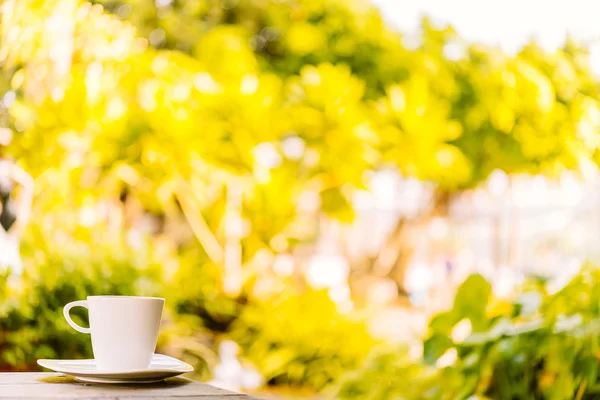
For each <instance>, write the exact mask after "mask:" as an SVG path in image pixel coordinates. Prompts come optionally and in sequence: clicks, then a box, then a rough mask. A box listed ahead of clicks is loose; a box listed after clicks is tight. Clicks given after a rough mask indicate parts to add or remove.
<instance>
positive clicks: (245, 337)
mask: <svg viewBox="0 0 600 400" xmlns="http://www.w3.org/2000/svg"><path fill="white" fill-rule="evenodd" d="M230 336H231V337H232V338H233V339H234V340H235V341H236V342H237V343H239V344H240V345H241V346H242V353H243V356H245V357H246V358H247V359H248V360H250V361H251V362H252V363H254V364H255V365H256V366H257V367H258V369H259V371H260V372H261V373H262V374H263V376H264V377H265V379H266V381H267V382H268V383H269V384H271V385H281V384H283V385H292V386H294V385H296V386H303V387H306V388H312V389H321V388H323V387H324V386H326V385H327V384H330V383H331V382H333V381H335V380H336V379H337V378H338V377H339V376H340V375H342V374H343V373H344V372H346V371H349V370H351V369H353V368H356V367H357V366H358V365H359V363H360V362H361V361H362V360H363V359H364V358H365V357H366V356H367V354H368V353H369V351H370V349H371V348H372V347H373V345H374V344H375V341H374V340H373V338H372V337H371V336H370V335H369V334H368V332H367V330H366V327H365V325H364V324H363V323H362V322H360V321H357V320H355V319H353V318H352V317H350V316H348V315H344V314H341V313H340V312H339V311H338V310H337V307H336V305H335V303H334V302H333V301H331V299H329V297H328V295H327V291H311V290H308V291H304V292H300V293H293V294H289V293H284V294H281V295H279V296H276V297H275V298H268V299H263V300H261V301H260V302H256V303H250V304H248V305H247V306H246V307H245V308H244V309H243V311H242V314H241V315H240V317H239V319H238V320H237V321H236V322H235V323H234V324H233V326H232V329H231V332H230Z"/></svg>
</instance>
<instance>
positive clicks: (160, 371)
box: [37, 353, 194, 379]
mask: <svg viewBox="0 0 600 400" xmlns="http://www.w3.org/2000/svg"><path fill="white" fill-rule="evenodd" d="M155 358H161V359H165V358H166V359H170V360H174V361H176V362H177V363H178V364H179V365H177V366H173V367H160V368H147V369H135V370H125V371H110V370H109V371H99V370H96V371H94V370H86V371H81V370H77V369H76V368H77V364H78V363H87V364H88V365H89V364H90V363H92V364H95V360H94V359H93V358H92V359H90V358H87V359H60V358H55V359H47V358H42V359H39V360H37V364H38V365H39V366H41V367H44V368H47V369H50V370H52V371H56V372H60V373H63V374H69V375H73V376H75V377H77V376H83V377H86V376H87V377H107V378H108V379H111V378H110V377H114V378H117V379H118V378H120V377H122V378H127V377H133V376H140V375H145V376H148V375H150V376H152V377H155V376H158V375H160V376H163V375H164V377H165V378H167V377H170V376H177V375H181V374H185V373H188V372H192V371H193V370H194V367H192V366H191V365H190V364H188V363H186V362H185V361H181V360H179V359H177V358H175V357H171V356H167V355H164V354H158V353H155V354H154V355H153V356H152V359H153V360H154V359H155ZM58 361H63V362H64V361H67V362H72V363H73V364H75V369H73V368H71V367H69V366H61V365H58V364H57V362H58ZM114 378H113V379H114Z"/></svg>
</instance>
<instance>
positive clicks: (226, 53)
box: [0, 0, 600, 399]
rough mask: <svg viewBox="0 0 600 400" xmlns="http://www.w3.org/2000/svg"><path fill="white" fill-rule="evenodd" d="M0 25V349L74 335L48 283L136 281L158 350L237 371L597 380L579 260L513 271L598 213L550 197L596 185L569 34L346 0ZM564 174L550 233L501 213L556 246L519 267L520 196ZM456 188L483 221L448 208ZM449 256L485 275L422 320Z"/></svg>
mask: <svg viewBox="0 0 600 400" xmlns="http://www.w3.org/2000/svg"><path fill="white" fill-rule="evenodd" d="M0 41H1V43H0V62H1V65H2V75H1V76H0V90H2V100H1V101H0V123H1V124H2V127H1V129H2V133H3V134H5V136H7V137H10V138H11V140H10V144H8V145H4V146H2V147H0V155H1V157H2V159H4V160H10V161H11V162H12V163H14V164H15V165H18V166H19V167H20V168H22V169H23V170H25V171H27V172H28V173H29V174H31V176H32V178H33V180H34V182H35V193H34V200H33V208H32V210H31V216H32V218H31V220H32V222H31V223H29V224H28V226H27V229H26V230H25V232H24V233H23V236H22V239H21V238H19V239H21V240H22V242H21V244H20V254H21V258H22V264H23V273H22V275H20V274H18V273H17V272H18V271H17V270H16V267H15V266H14V265H13V266H11V265H1V266H2V267H3V269H6V272H3V278H2V279H3V285H2V287H1V288H0V298H1V300H2V301H1V302H0V304H1V305H0V312H1V316H2V317H1V318H0V338H1V340H0V368H1V369H6V370H28V369H31V368H35V359H36V358H41V357H64V358H77V357H90V356H91V351H90V350H91V349H90V346H89V343H87V340H86V338H85V337H82V336H80V335H76V333H74V332H71V331H69V330H68V329H66V326H65V324H64V321H63V320H62V317H61V306H62V305H63V304H65V303H67V302H69V301H72V300H76V299H80V298H83V297H85V296H86V295H91V294H98V293H104V294H140V295H142V294H154V295H161V296H164V297H166V298H167V304H168V309H167V310H166V315H165V319H164V324H163V334H162V336H161V338H160V341H159V350H160V351H163V352H166V353H168V354H172V355H174V356H177V357H180V358H182V359H184V360H186V361H188V362H190V363H192V364H193V365H194V366H195V367H196V377H198V378H201V379H205V380H209V379H212V380H213V382H214V383H217V384H220V385H223V386H229V387H231V388H234V389H236V390H257V389H258V388H259V387H261V386H267V387H271V388H272V387H283V386H285V387H292V388H293V389H294V390H297V393H303V394H304V393H306V392H307V391H308V393H311V394H312V393H314V392H318V391H324V392H323V393H325V394H333V395H335V396H338V397H340V398H372V399H385V398H415V399H416V398H419V399H422V398H440V399H441V398H448V399H456V398H468V397H469V396H488V397H490V398H500V399H529V398H531V399H538V398H544V399H546V398H547V399H567V398H579V399H582V398H592V397H589V396H592V395H593V393H595V392H594V390H596V387H595V385H596V383H595V382H596V371H597V361H596V358H595V357H596V355H595V354H596V352H595V346H596V345H597V343H596V342H595V339H594V332H593V330H594V329H595V328H594V327H595V326H596V322H594V321H595V318H597V316H596V308H595V307H596V306H595V305H594V304H595V303H594V302H593V300H594V299H593V292H594V284H595V282H596V275H597V272H596V271H595V270H594V269H593V268H591V267H589V268H588V269H586V270H585V271H584V272H582V273H581V275H578V276H577V277H576V278H574V280H573V281H571V283H569V284H568V285H567V286H566V287H565V288H564V289H562V290H561V291H558V292H553V291H552V290H549V289H548V288H547V285H546V284H542V283H540V282H538V283H536V284H533V283H524V282H530V280H527V279H525V277H524V275H525V274H527V273H529V272H536V273H540V272H543V273H545V274H556V272H557V271H556V270H560V272H561V273H562V275H561V274H559V275H561V279H570V278H571V277H572V276H575V275H576V274H577V271H578V269H579V267H580V266H581V264H582V261H581V260H582V258H593V256H594V254H593V252H592V251H588V249H587V248H586V250H585V251H582V250H581V242H582V241H583V242H585V243H591V242H586V241H585V239H581V237H584V238H586V237H592V238H593V237H594V235H595V234H598V233H600V232H599V231H598V226H600V224H598V222H600V213H598V209H597V204H596V205H595V208H593V209H591V210H589V211H590V212H589V215H588V214H585V215H584V216H583V221H579V220H577V225H575V224H573V225H570V223H571V222H572V221H573V219H569V215H570V214H568V212H570V210H573V209H575V207H574V206H575V205H581V204H583V202H584V201H585V200H586V199H588V200H589V199H591V200H590V201H591V202H592V204H594V201H593V200H594V199H595V198H596V197H595V196H597V192H594V191H591V190H590V193H592V195H591V196H587V194H588V193H587V192H585V191H586V190H588V188H589V187H592V186H593V185H594V182H597V180H594V179H597V177H598V174H597V162H598V161H599V160H600V158H599V154H600V153H599V148H600V141H598V127H599V126H600V109H599V103H598V101H599V99H600V92H599V86H598V81H597V78H596V76H595V75H594V73H593V72H592V70H591V67H590V62H589V52H588V49H587V47H586V46H585V45H584V44H581V43H578V42H576V41H575V40H572V39H568V40H566V41H565V43H564V46H562V48H560V49H556V50H552V51H549V50H547V49H545V48H543V47H541V46H539V45H538V44H536V42H534V41H532V42H530V43H529V44H527V45H526V46H524V47H523V48H522V49H521V50H520V51H518V52H516V53H514V54H511V53H507V52H505V51H503V50H501V49H500V48H497V47H493V46H487V45H484V44H481V43H477V42H470V41H468V40H466V39H464V38H461V36H460V35H459V34H458V33H457V32H456V31H455V30H454V28H452V27H451V26H449V25H441V24H438V23H435V22H434V21H432V20H430V19H423V20H422V22H421V27H420V29H419V33H418V35H417V36H410V35H403V34H401V33H399V32H397V31H396V30H395V29H394V28H392V27H391V26H390V25H389V23H388V22H387V21H385V20H384V19H383V18H382V16H381V13H380V11H379V9H378V8H377V7H375V6H374V5H373V4H371V3H369V2H368V1H366V0H364V1H363V0H353V1H342V0H311V1H308V0H295V1H254V0H240V1H231V0H223V1H217V0H214V1H171V0H160V1H159V0H156V1H154V0H153V1H150V0H136V1H100V2H86V1H82V0H49V1H37V0H19V1H16V0H4V1H3V2H2V22H1V31H0ZM527 175H533V178H529V177H527ZM590 182H591V183H590ZM586 185H587V186H586ZM15 192H16V193H15V195H16V196H19V195H20V194H22V193H20V192H19V190H18V189H16V190H15ZM563 198H564V199H565V202H566V204H567V207H566V209H567V211H566V212H565V211H564V210H562V211H561V212H562V214H560V213H558V212H557V211H555V210H554V211H552V212H555V214H550V216H549V218H548V221H552V223H554V221H557V222H556V223H555V224H554V225H552V229H554V230H556V231H558V239H554V238H553V239H552V242H551V243H549V242H548V241H546V242H541V243H538V242H536V241H535V240H539V235H538V236H537V237H538V239H536V238H535V237H534V236H535V234H536V232H537V231H530V232H529V233H528V232H522V233H521V235H522V238H523V239H527V240H530V242H528V243H534V244H536V246H537V247H536V246H530V247H532V248H539V249H540V250H539V253H543V254H545V255H547V254H548V253H552V251H555V252H557V251H558V250H559V249H560V250H561V251H562V253H560V257H558V256H557V257H553V258H552V259H551V260H549V261H539V262H538V261H536V262H534V263H533V264H534V265H525V266H523V265H520V264H519V263H521V264H523V261H522V260H526V262H527V263H530V262H531V260H539V259H540V257H535V256H534V257H532V256H531V255H530V253H527V254H529V256H528V255H524V253H525V250H524V249H522V248H521V247H519V245H518V243H519V236H518V233H519V230H518V226H519V215H518V214H519V213H521V214H522V215H524V214H528V213H529V211H530V210H539V209H540V207H539V206H540V204H541V203H540V204H537V203H535V204H533V207H532V208H530V209H528V208H526V207H529V206H531V204H530V202H531V199H534V200H536V201H538V200H539V201H541V200H540V199H545V200H544V201H546V202H545V203H544V205H546V206H548V205H549V206H552V207H555V206H557V204H559V203H560V201H562V200H561V199H563ZM381 199H383V200H381ZM386 202H387V203H386ZM382 203H383V204H384V205H386V204H387V205H390V204H391V208H390V209H389V210H387V211H386V209H382V208H381V207H380V206H381V204H382ZM388 203H389V204H388ZM482 204H483V206H482ZM561 204H562V203H560V204H559V205H561ZM365 205H366V206H365ZM365 207H366V208H367V209H368V208H369V207H371V208H372V211H373V213H369V212H365V210H364V208H365ZM535 207H538V209H535ZM523 210H525V211H523ZM559 211H560V210H559ZM587 211H588V210H587V209H584V213H586V212H587ZM532 213H533V212H532ZM482 214H483V217H482V218H481V219H483V220H485V221H491V222H490V223H489V226H491V229H490V231H491V233H490V232H487V231H486V233H485V234H482V233H481V227H480V226H475V227H474V228H473V227H470V226H463V225H460V224H459V223H457V222H456V221H457V220H460V218H463V220H462V221H463V222H464V220H465V219H466V220H469V221H470V220H477V218H478V217H481V215H482ZM565 214H566V215H567V217H566V218H565ZM465 216H466V218H464V217H465ZM544 216H545V214H543V215H542V217H544ZM506 221H508V222H506ZM476 222H477V221H476ZM465 225H468V223H467V224H465ZM532 225H535V226H538V227H541V229H549V228H546V225H542V224H539V223H537V222H536V221H533V223H532ZM567 227H568V228H569V230H570V231H571V232H573V234H574V235H575V234H577V235H579V236H577V237H576V238H575V239H571V238H570V237H569V238H565V236H564V230H565V229H566V228H567ZM469 228H470V229H471V231H472V233H471V235H472V236H473V237H476V238H477V239H478V240H479V241H478V242H474V241H471V242H470V240H471V239H469V238H468V235H465V234H464V231H465V230H467V229H469ZM507 232H508V233H507ZM465 237H466V239H465ZM485 237H489V243H487V242H486V243H487V244H485V246H482V245H481V240H483V238H485ZM577 238H579V239H577ZM572 240H573V243H572V242H571V241H572ZM506 242H508V244H507V243H506ZM0 243H1V242H0ZM490 243H491V244H490ZM0 246H1V244H0ZM571 247H573V248H571ZM482 248H485V249H486V252H487V253H486V255H485V257H482V256H481V254H480V253H479V252H480V251H481V249H482ZM0 251H2V249H1V248H0ZM527 251H529V250H527ZM423 254H425V255H426V256H423ZM537 254H538V253H535V255H536V256H537ZM552 254H554V253H552ZM557 260H558V261H557ZM0 264H2V263H0ZM524 267H525V268H524ZM553 268H554V269H553ZM11 269H12V271H11ZM475 271H478V272H480V273H481V274H483V275H484V276H485V278H487V279H489V280H490V281H491V282H493V285H490V284H489V283H487V281H486V279H485V278H484V277H482V276H481V275H473V276H471V277H470V278H468V279H467V280H466V281H465V282H464V283H463V284H462V286H461V288H460V289H459V291H458V293H457V295H456V297H455V299H454V302H453V304H454V308H453V309H452V310H451V311H448V312H445V313H442V314H439V315H437V316H435V317H434V318H433V319H432V320H431V322H430V323H429V332H428V333H427V332H423V330H424V329H421V330H420V328H424V326H425V324H424V323H422V321H423V320H427V319H428V318H429V317H430V316H431V315H432V314H433V313H436V312H438V311H439V310H440V309H446V308H448V305H449V304H452V301H451V299H452V297H453V292H454V289H455V288H456V287H457V286H458V284H460V283H461V282H462V281H463V280H464V278H466V276H467V275H469V274H470V273H472V272H475ZM436 279H437V281H436ZM435 282H437V283H435ZM552 282H554V281H552ZM435 285H437V286H435ZM521 286H522V287H523V288H522V289H517V288H518V287H521ZM423 288H424V289H423ZM515 293H517V294H520V293H523V296H526V297H527V296H529V297H527V298H535V299H536V301H537V303H535V304H534V305H531V304H529V303H523V296H520V297H515V296H516V295H515ZM486 298H489V301H487V302H486V301H484V300H485V299H486ZM575 299H578V300H579V301H577V302H575V301H574V300H575ZM567 300H569V301H570V302H569V301H567ZM388 311H389V313H388ZM78 316H79V317H80V318H83V319H85V317H86V316H85V315H83V314H81V315H78ZM419 318H420V319H419ZM382 321H383V322H382ZM419 321H421V322H419ZM394 322H397V325H398V324H399V325H402V326H401V327H400V329H399V328H398V327H395V326H391V327H390V326H389V324H390V323H394ZM461 329H462V330H463V331H465V330H466V331H468V333H471V334H470V335H468V334H467V336H468V337H467V338H466V339H464V341H463V342H459V341H457V340H458V339H456V338H455V337H454V336H455V335H454V331H455V330H456V331H461ZM382 331H383V332H382ZM399 331H400V333H399ZM419 334H424V335H426V337H427V339H426V340H425V341H424V342H423V343H422V342H420V341H419V340H418V337H419ZM407 336H408V337H407ZM390 337H393V338H390ZM398 338H401V339H405V340H403V341H404V342H405V343H404V344H403V345H402V346H400V347H401V348H402V349H401V350H397V347H395V346H390V341H391V342H394V341H398ZM390 339H392V340H390ZM390 349H391V350H390ZM361 365H362V368H361V367H360V366H361ZM349 371H354V372H349ZM346 373H349V374H348V375H345V374H346ZM342 376H344V377H343V378H342ZM399 376H400V377H408V378H410V382H411V384H410V385H407V384H405V383H406V381H405V380H402V381H399V380H398V379H399V378H398V377H399ZM585 396H588V397H585Z"/></svg>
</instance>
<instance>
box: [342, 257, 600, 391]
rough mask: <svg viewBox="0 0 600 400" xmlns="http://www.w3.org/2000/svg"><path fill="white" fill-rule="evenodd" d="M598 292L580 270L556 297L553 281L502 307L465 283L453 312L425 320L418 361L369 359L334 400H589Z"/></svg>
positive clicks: (599, 330)
mask: <svg viewBox="0 0 600 400" xmlns="http://www.w3.org/2000/svg"><path fill="white" fill-rule="evenodd" d="M599 289H600V270H599V269H597V268H592V267H586V268H584V269H583V270H582V271H581V273H580V274H579V275H578V276H576V277H575V278H573V279H572V280H571V281H570V282H568V283H567V284H566V285H565V286H564V287H563V288H562V289H560V290H558V288H557V287H556V282H544V281H539V280H538V281H531V282H530V283H528V284H527V285H526V286H525V287H523V289H522V290H521V291H520V292H519V293H518V294H517V295H516V296H514V298H512V299H511V300H510V301H506V300H499V299H496V298H493V297H492V296H491V290H490V285H489V283H488V282H486V281H485V280H484V279H483V278H481V276H478V275H474V276H471V277H470V278H469V279H467V281H466V282H465V283H464V284H463V285H462V286H461V287H460V288H459V290H458V292H457V295H456V299H455V302H454V307H453V308H452V309H451V310H450V311H448V312H444V313H441V314H438V315H437V316H435V317H434V318H433V319H432V320H431V321H430V324H429V335H428V337H427V338H426V340H425V341H424V342H423V347H424V350H423V358H422V359H421V360H420V361H406V357H405V356H404V355H403V354H404V353H402V352H396V353H394V352H388V353H386V354H383V355H381V354H379V355H373V356H372V357H371V359H370V361H368V362H367V363H366V364H365V365H363V367H362V368H361V369H360V370H358V371H356V372H354V373H353V374H351V375H348V376H347V377H346V378H345V380H344V383H343V384H342V385H341V386H340V389H339V392H338V393H339V396H338V397H339V398H340V399H351V398H357V399H358V398H360V399H371V398H372V399H375V398H377V399H381V400H385V399H397V398H400V399H481V398H491V399H501V400H504V399H506V400H538V399H540V400H542V399H543V400H546V399H547V400H567V399H577V400H591V399H597V398H599V396H600V381H599V379H598V371H599V367H600V356H599V355H600V339H599V338H600V290H599ZM466 321H468V324H470V325H471V327H472V333H471V334H470V335H469V336H468V337H466V338H460V337H458V336H457V333H456V329H457V328H456V327H457V325H458V324H459V323H460V324H463V325H464V324H465V323H466ZM452 355H455V356H456V359H455V360H452V357H451V356H452ZM442 357H444V358H445V360H444V361H445V364H447V365H445V366H444V365H440V363H441V361H442V360H441V358H442ZM436 364H437V366H436ZM375 371H382V372H381V374H380V373H379V372H375ZM375 375H377V376H380V378H379V379H377V381H375V380H374V377H375ZM406 377H410V382H411V383H410V384H407V380H406ZM415 388H417V390H416V391H415Z"/></svg>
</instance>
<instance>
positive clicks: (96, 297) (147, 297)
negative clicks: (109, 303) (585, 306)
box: [87, 295, 165, 301]
mask: <svg viewBox="0 0 600 400" xmlns="http://www.w3.org/2000/svg"><path fill="white" fill-rule="evenodd" d="M87 298H88V299H90V298H95V299H101V298H103V299H138V300H162V301H164V300H165V299H164V298H163V297H151V296H126V295H124V296H122V295H94V296H87Z"/></svg>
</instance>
